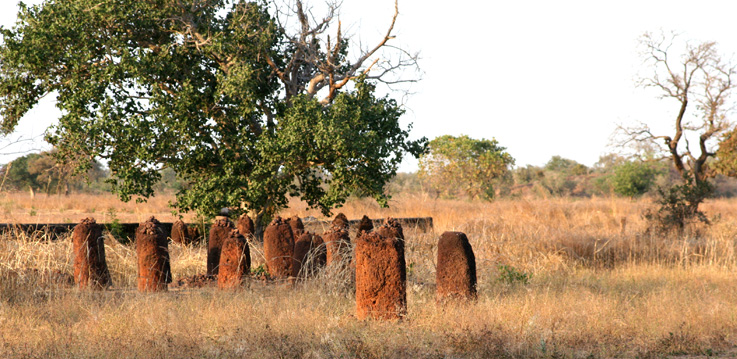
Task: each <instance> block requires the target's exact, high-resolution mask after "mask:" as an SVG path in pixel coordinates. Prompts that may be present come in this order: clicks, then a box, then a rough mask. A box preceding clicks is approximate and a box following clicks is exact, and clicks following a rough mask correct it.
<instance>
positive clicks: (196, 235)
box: [187, 225, 202, 244]
mask: <svg viewBox="0 0 737 359" xmlns="http://www.w3.org/2000/svg"><path fill="white" fill-rule="evenodd" d="M187 236H189V238H190V239H191V241H192V242H191V243H192V244H195V243H200V241H201V240H202V234H201V233H200V227H198V226H196V225H190V226H187Z"/></svg>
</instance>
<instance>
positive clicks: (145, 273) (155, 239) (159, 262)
mask: <svg viewBox="0 0 737 359" xmlns="http://www.w3.org/2000/svg"><path fill="white" fill-rule="evenodd" d="M136 254H137V255H138V290H139V291H141V292H155V291H160V290H167V283H171V279H172V278H171V263H170V262H169V243H168V241H167V238H166V233H165V232H164V228H163V227H162V226H161V223H159V221H158V220H156V218H154V217H150V218H149V219H148V220H147V221H146V222H143V223H141V224H140V225H138V228H137V229H136Z"/></svg>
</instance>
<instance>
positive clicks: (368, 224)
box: [356, 214, 374, 238]
mask: <svg viewBox="0 0 737 359" xmlns="http://www.w3.org/2000/svg"><path fill="white" fill-rule="evenodd" d="M373 229H374V223H373V222H372V221H371V219H370V218H368V216H367V215H365V214H364V215H363V218H361V222H360V223H358V231H357V232H356V238H358V237H360V236H361V234H362V233H368V232H371V231H372V230H373Z"/></svg>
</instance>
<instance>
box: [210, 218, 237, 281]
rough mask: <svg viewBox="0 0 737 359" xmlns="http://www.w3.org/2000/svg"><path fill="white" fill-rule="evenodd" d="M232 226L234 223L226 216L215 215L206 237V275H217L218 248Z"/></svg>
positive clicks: (219, 248) (221, 245)
mask: <svg viewBox="0 0 737 359" xmlns="http://www.w3.org/2000/svg"><path fill="white" fill-rule="evenodd" d="M234 228H235V225H233V222H231V221H230V220H229V219H228V218H227V217H224V216H217V217H215V222H213V224H212V227H210V235H209V236H208V237H207V276H209V277H212V276H216V275H218V265H220V250H221V248H222V247H223V242H225V239H226V238H228V236H230V231H232V230H233V229H234Z"/></svg>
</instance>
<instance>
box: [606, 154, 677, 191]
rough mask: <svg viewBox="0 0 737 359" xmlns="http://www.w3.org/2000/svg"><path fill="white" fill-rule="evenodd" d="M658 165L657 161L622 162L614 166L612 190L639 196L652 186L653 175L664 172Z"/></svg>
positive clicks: (653, 181)
mask: <svg viewBox="0 0 737 359" xmlns="http://www.w3.org/2000/svg"><path fill="white" fill-rule="evenodd" d="M658 167H659V166H658V163H654V164H653V163H647V162H630V161H628V162H624V163H622V164H620V165H618V166H616V167H614V174H613V175H612V177H611V185H612V190H613V191H614V193H616V194H618V195H620V196H627V197H637V196H641V195H643V194H645V193H647V192H648V191H649V190H650V188H652V186H653V184H654V183H655V177H656V176H657V175H659V174H662V173H664V172H665V171H664V169H663V168H658Z"/></svg>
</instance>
